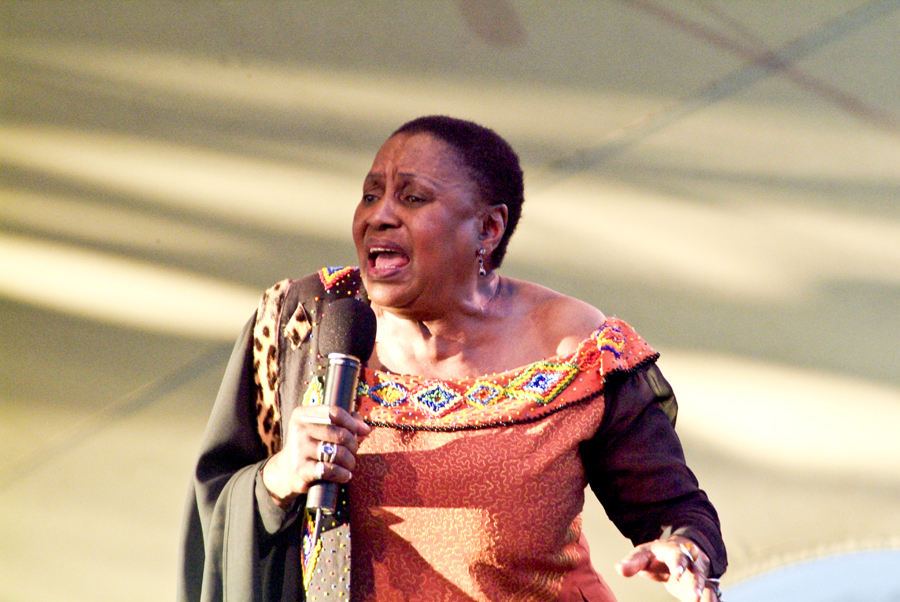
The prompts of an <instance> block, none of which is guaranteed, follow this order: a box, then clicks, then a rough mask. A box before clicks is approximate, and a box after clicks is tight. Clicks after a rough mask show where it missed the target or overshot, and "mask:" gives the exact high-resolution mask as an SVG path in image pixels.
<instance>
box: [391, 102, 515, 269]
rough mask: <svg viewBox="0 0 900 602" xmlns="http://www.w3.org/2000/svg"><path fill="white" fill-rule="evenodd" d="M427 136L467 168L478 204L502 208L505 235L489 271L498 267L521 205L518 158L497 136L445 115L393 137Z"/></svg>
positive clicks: (407, 127)
mask: <svg viewBox="0 0 900 602" xmlns="http://www.w3.org/2000/svg"><path fill="white" fill-rule="evenodd" d="M421 133H426V134H431V135H432V136H435V137H436V138H439V139H440V140H443V141H444V142H446V143H447V144H449V145H450V146H451V147H452V148H453V149H454V150H455V151H456V152H457V154H458V155H459V157H458V158H459V159H460V161H462V163H463V165H464V166H465V167H467V168H468V169H469V170H470V172H471V174H472V178H473V179H474V180H475V184H476V185H477V186H478V191H479V193H480V195H481V200H482V201H483V202H484V203H486V204H488V205H506V209H507V221H506V231H505V232H504V233H503V237H502V238H501V239H500V243H499V244H498V245H497V248H496V249H494V251H493V252H492V253H491V267H492V268H497V267H500V263H501V262H502V261H503V257H504V256H505V255H506V247H507V245H508V244H509V239H510V237H512V234H513V231H514V230H515V229H516V225H517V224H518V223H519V218H520V217H521V216H522V203H524V202H525V181H524V177H523V175H522V167H521V166H520V165H519V156H518V155H517V154H516V152H515V151H514V150H513V148H512V146H510V145H509V143H508V142H507V141H506V140H504V139H503V138H502V137H501V136H500V135H499V134H497V133H496V132H494V131H493V130H491V129H489V128H486V127H484V126H481V125H478V124H477V123H474V122H472V121H466V120H464V119H456V118H454V117H447V116H445V115H427V116H425V117H419V118H417V119H413V120H412V121H409V122H407V123H405V124H403V125H401V126H400V127H399V128H398V129H397V131H395V132H394V133H393V134H391V137H394V136H396V135H397V134H421Z"/></svg>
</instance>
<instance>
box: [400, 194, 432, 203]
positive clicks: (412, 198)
mask: <svg viewBox="0 0 900 602" xmlns="http://www.w3.org/2000/svg"><path fill="white" fill-rule="evenodd" d="M403 200H404V201H406V202H407V203H408V204H410V205H421V204H423V203H427V202H428V201H427V200H426V199H423V198H422V197H420V196H416V195H414V194H408V195H406V197H404V199H403Z"/></svg>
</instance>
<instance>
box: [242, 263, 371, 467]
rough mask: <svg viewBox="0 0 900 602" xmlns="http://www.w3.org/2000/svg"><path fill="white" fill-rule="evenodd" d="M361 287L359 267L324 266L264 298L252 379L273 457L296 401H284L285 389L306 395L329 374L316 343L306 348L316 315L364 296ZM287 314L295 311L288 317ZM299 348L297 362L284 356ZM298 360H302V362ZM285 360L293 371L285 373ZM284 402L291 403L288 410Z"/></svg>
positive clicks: (260, 425) (262, 431)
mask: <svg viewBox="0 0 900 602" xmlns="http://www.w3.org/2000/svg"><path fill="white" fill-rule="evenodd" d="M361 284H362V283H361V280H360V278H359V271H358V270H357V269H356V268H352V267H346V268H322V269H321V270H319V272H317V273H316V274H315V275H310V276H309V277H307V278H304V279H302V280H290V279H287V280H282V281H281V282H279V283H277V284H275V285H274V286H272V287H270V288H269V289H268V290H267V291H266V292H265V293H264V294H263V296H262V298H261V299H260V302H259V308H258V310H257V312H256V322H255V324H254V326H253V377H254V381H255V382H256V423H257V432H258V434H259V437H260V440H261V441H262V443H263V445H264V446H265V447H266V449H267V451H268V454H269V455H270V456H271V455H273V454H276V453H278V451H280V450H281V446H282V444H283V441H282V424H281V423H282V413H283V412H287V413H288V415H289V414H290V411H291V409H292V408H293V400H291V399H288V400H283V399H282V398H281V395H282V393H281V390H282V389H283V388H285V387H287V388H288V389H289V390H290V391H293V393H292V395H298V393H299V394H302V393H303V391H308V390H309V389H308V388H309V386H310V385H311V384H313V381H314V380H316V382H321V380H322V378H323V377H324V374H325V370H326V367H327V360H324V359H323V358H322V356H320V355H317V352H316V347H315V345H312V344H311V345H305V344H306V343H309V342H310V341H311V339H312V334H311V333H312V331H313V329H314V327H315V322H316V320H317V318H316V316H321V314H322V310H323V308H324V307H326V306H327V305H328V304H330V303H331V302H333V301H335V300H336V299H339V298H344V297H347V296H356V298H358V299H363V298H365V293H364V292H363V291H362V288H361ZM288 298H291V299H293V301H288ZM301 299H302V302H298V301H300V300H301ZM294 303H296V305H294ZM304 303H305V304H307V307H304ZM287 312H293V313H292V314H291V315H290V316H288V315H287ZM308 312H312V313H311V314H310V313H308ZM281 346H283V347H284V349H280V347H281ZM301 347H304V350H303V353H302V355H301V356H291V357H293V358H294V359H293V360H290V359H288V360H286V357H283V356H284V352H285V351H287V350H288V348H290V349H292V350H294V351H296V350H298V349H301ZM298 357H302V358H304V359H302V360H301V361H300V362H299V363H298V362H297V358H298ZM286 361H287V364H288V366H289V367H287V370H288V371H289V372H290V373H289V374H282V373H281V371H282V370H285V369H286V364H285V362H286ZM291 362H293V363H291ZM295 372H296V373H295ZM283 401H287V402H288V403H287V407H285V406H284V405H283V404H282V402H283Z"/></svg>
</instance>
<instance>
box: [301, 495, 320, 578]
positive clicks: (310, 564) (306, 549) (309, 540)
mask: <svg viewBox="0 0 900 602" xmlns="http://www.w3.org/2000/svg"><path fill="white" fill-rule="evenodd" d="M303 519H304V520H303V529H302V542H303V553H302V558H301V559H300V561H301V562H302V564H303V589H305V590H308V589H309V584H310V583H312V578H313V574H314V573H315V570H316V564H318V561H319V555H320V554H321V552H322V539H321V538H319V540H318V541H316V543H315V544H313V530H314V529H315V528H316V526H315V521H314V520H313V516H312V515H311V514H310V513H309V512H304V513H303Z"/></svg>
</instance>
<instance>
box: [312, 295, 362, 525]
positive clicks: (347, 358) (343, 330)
mask: <svg viewBox="0 0 900 602" xmlns="http://www.w3.org/2000/svg"><path fill="white" fill-rule="evenodd" d="M376 327H377V323H376V320H375V312H373V311H372V308H370V307H369V306H368V305H367V304H366V303H364V302H362V301H360V300H359V299H354V298H346V299H338V300H337V301H334V302H333V303H331V304H330V305H328V306H327V307H326V308H325V311H324V312H323V313H322V317H321V320H320V322H319V331H318V336H319V353H320V354H321V355H327V356H328V368H327V369H326V371H325V390H324V392H323V394H322V404H323V405H334V406H338V407H340V408H343V409H344V410H346V411H348V412H349V411H351V410H352V409H354V408H353V402H354V400H355V399H356V386H357V382H358V378H359V368H360V365H361V364H362V363H363V362H365V361H367V360H368V359H369V356H371V355H372V350H373V349H374V348H375V330H376ZM337 495H338V484H337V483H332V482H331V481H316V482H315V483H314V484H313V485H312V486H311V487H310V488H309V491H308V492H307V494H306V508H307V509H309V510H315V511H316V524H315V530H314V532H313V542H314V543H315V541H316V540H318V537H319V525H320V522H321V519H322V514H334V511H335V508H336V507H337Z"/></svg>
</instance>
